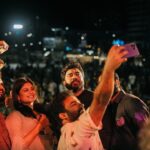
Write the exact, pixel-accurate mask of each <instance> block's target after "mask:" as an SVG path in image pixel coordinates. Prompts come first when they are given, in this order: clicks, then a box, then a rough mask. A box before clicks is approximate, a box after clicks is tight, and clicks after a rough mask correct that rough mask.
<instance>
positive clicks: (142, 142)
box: [138, 118, 150, 150]
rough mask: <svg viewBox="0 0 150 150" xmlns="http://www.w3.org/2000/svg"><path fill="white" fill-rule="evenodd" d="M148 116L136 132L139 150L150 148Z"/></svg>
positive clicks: (149, 119)
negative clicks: (137, 132)
mask: <svg viewBox="0 0 150 150" xmlns="http://www.w3.org/2000/svg"><path fill="white" fill-rule="evenodd" d="M149 139H150V118H148V119H147V120H146V121H145V123H144V125H143V127H142V128H141V130H140V131H139V134H138V146H139V150H150V142H149Z"/></svg>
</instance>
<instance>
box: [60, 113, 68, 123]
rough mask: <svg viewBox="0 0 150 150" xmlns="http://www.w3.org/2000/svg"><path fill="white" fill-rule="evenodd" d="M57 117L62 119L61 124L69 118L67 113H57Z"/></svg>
mask: <svg viewBox="0 0 150 150" xmlns="http://www.w3.org/2000/svg"><path fill="white" fill-rule="evenodd" d="M59 118H60V119H61V120H62V124H63V125H64V124H66V123H68V122H70V119H69V117H68V114H67V113H59Z"/></svg>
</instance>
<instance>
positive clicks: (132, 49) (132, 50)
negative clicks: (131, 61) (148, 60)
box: [123, 42, 140, 58]
mask: <svg viewBox="0 0 150 150" xmlns="http://www.w3.org/2000/svg"><path fill="white" fill-rule="evenodd" d="M123 46H124V47H125V49H126V50H127V51H128V54H127V55H126V56H125V57H126V58H130V57H137V56H139V55H140V53H139V50H138V47H137V45H136V44H135V43H134V42H133V43H128V44H125V45H123Z"/></svg>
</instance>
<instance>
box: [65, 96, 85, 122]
mask: <svg viewBox="0 0 150 150" xmlns="http://www.w3.org/2000/svg"><path fill="white" fill-rule="evenodd" d="M63 104H64V108H65V113H67V115H68V117H69V118H68V120H69V121H75V120H77V119H78V117H79V116H80V114H81V113H83V111H84V106H83V104H81V103H80V101H79V100H78V99H77V98H76V97H75V96H69V97H67V98H66V99H65V100H64V103H63Z"/></svg>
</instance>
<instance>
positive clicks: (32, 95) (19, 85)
mask: <svg viewBox="0 0 150 150" xmlns="http://www.w3.org/2000/svg"><path fill="white" fill-rule="evenodd" d="M12 99H13V103H14V107H15V111H13V112H12V113H10V115H9V116H8V117H7V118H6V126H7V128H8V131H9V134H10V138H11V142H12V148H11V149H12V150H16V149H19V150H25V149H35V150H47V149H50V150H51V149H52V141H51V139H52V138H51V137H52V132H51V130H50V128H49V125H50V124H49V121H48V119H47V118H46V116H45V115H43V114H40V113H37V112H36V111H35V110H34V109H33V107H32V106H33V103H34V102H35V101H36V99H37V92H36V86H35V84H34V82H33V81H32V80H31V79H30V78H28V77H23V78H19V79H17V80H16V81H15V82H14V85H13V89H12Z"/></svg>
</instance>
